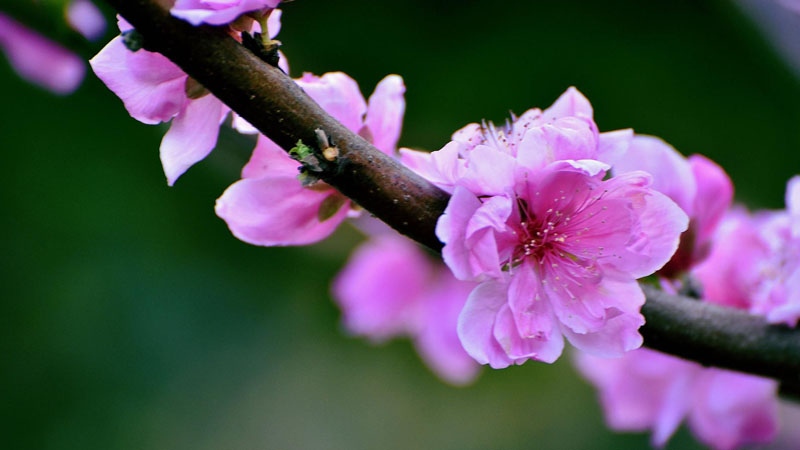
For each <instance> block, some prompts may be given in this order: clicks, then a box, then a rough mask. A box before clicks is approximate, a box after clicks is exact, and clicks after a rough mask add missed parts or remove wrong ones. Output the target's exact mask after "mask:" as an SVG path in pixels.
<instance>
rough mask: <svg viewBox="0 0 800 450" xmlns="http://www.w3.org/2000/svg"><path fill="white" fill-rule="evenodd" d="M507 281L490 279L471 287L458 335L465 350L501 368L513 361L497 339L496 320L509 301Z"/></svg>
mask: <svg viewBox="0 0 800 450" xmlns="http://www.w3.org/2000/svg"><path fill="white" fill-rule="evenodd" d="M507 290H508V285H507V284H506V283H503V282H498V281H487V282H485V283H483V284H481V285H480V286H478V287H477V288H475V290H473V291H472V293H471V294H470V295H469V298H468V299H467V303H466V305H464V309H463V310H462V311H461V315H459V317H458V338H459V339H460V340H461V345H463V346H464V350H466V352H467V353H468V354H469V355H470V356H472V358H474V359H475V361H477V362H478V363H480V364H488V365H489V366H491V367H492V368H493V369H502V368H504V367H508V366H510V365H511V364H513V363H514V361H513V360H511V359H510V358H509V357H508V356H507V355H506V352H505V351H504V350H503V348H502V347H500V345H499V344H498V343H497V341H496V340H495V337H494V324H495V318H496V316H497V313H498V312H499V311H500V308H502V307H503V305H505V304H506V291H507Z"/></svg>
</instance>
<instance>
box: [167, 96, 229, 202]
mask: <svg viewBox="0 0 800 450" xmlns="http://www.w3.org/2000/svg"><path fill="white" fill-rule="evenodd" d="M228 111H230V110H229V109H228V107H226V106H225V105H223V104H222V102H221V101H219V100H217V98H216V97H214V96H213V95H206V96H205V97H202V98H199V99H197V100H192V101H190V102H189V103H188V104H187V106H186V109H185V110H184V111H183V112H181V113H180V114H179V115H178V116H177V117H175V119H174V120H173V121H172V124H171V125H170V127H169V131H167V133H166V134H165V135H164V138H163V139H162V140H161V148H160V152H161V164H162V165H163V166H164V173H165V174H166V175H167V184H169V185H170V186H172V185H173V184H175V181H176V180H177V179H178V177H180V176H181V175H183V173H184V172H186V170H187V169H188V168H189V167H192V166H193V165H194V164H195V163H197V162H198V161H201V160H202V159H203V158H205V157H206V156H208V154H209V153H211V150H213V149H214V146H215V145H217V136H218V135H219V124H220V122H222V120H223V119H224V118H225V116H226V115H227V114H228Z"/></svg>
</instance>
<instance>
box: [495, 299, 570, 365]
mask: <svg viewBox="0 0 800 450" xmlns="http://www.w3.org/2000/svg"><path fill="white" fill-rule="evenodd" d="M541 306H543V307H544V308H547V305H546V304H543V305H541ZM545 317H546V316H545ZM493 331H494V333H493V334H494V338H495V341H497V343H498V344H499V345H500V347H501V348H502V349H503V351H505V353H506V355H508V357H509V358H511V359H512V360H513V361H514V362H515V363H516V364H522V363H523V362H525V361H526V360H528V359H535V360H537V361H541V362H545V363H553V362H555V361H556V360H557V359H558V358H559V357H560V356H561V353H562V352H563V351H564V338H563V337H562V336H561V333H559V332H558V330H557V329H553V328H550V330H549V332H547V333H542V334H539V335H536V336H531V337H526V336H522V335H521V334H520V332H519V329H518V328H517V325H516V321H515V320H514V313H513V312H511V308H509V306H508V305H507V304H506V305H503V306H502V307H501V308H500V311H499V312H498V313H497V317H496V320H495V324H494V330H493ZM490 364H491V363H490ZM492 367H494V366H492ZM495 368H496V367H495Z"/></svg>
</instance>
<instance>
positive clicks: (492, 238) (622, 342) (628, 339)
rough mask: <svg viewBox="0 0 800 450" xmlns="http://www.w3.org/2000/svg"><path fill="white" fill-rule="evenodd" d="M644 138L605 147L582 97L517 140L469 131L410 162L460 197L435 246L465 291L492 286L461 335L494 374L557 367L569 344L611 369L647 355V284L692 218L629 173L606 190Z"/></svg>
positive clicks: (529, 123) (610, 139) (569, 96)
mask: <svg viewBox="0 0 800 450" xmlns="http://www.w3.org/2000/svg"><path fill="white" fill-rule="evenodd" d="M631 137H632V134H631V133H630V132H629V131H622V132H615V133H611V134H609V135H607V136H606V137H605V138H604V139H601V138H600V134H599V133H598V132H597V127H596V125H595V124H594V122H593V119H592V110H591V106H590V105H589V103H588V101H587V100H586V99H585V98H584V97H583V96H582V95H581V94H580V93H579V92H578V91H577V90H575V89H574V88H573V89H570V90H568V91H567V92H566V93H565V94H564V95H562V96H561V97H560V98H559V99H558V101H557V102H556V103H555V104H554V105H553V106H551V107H550V108H549V109H548V110H546V111H544V112H541V111H539V110H531V111H529V112H527V113H525V114H523V115H522V116H521V117H520V118H518V119H516V120H515V121H514V123H512V124H510V125H509V126H508V127H506V129H505V131H503V130H497V129H495V128H494V127H492V126H482V127H478V128H475V127H472V129H470V128H466V129H463V130H461V131H460V132H458V133H457V134H456V136H454V141H453V142H451V143H450V144H448V145H447V146H445V147H444V148H443V149H442V150H440V151H439V152H434V153H432V154H430V155H422V154H417V153H413V152H409V151H405V152H404V155H403V156H404V161H405V162H407V163H408V164H409V165H410V166H411V167H412V169H414V170H415V171H417V172H418V173H420V174H422V175H423V176H425V177H427V178H428V179H430V180H431V181H433V182H435V183H436V184H437V185H439V186H441V187H442V188H444V189H448V190H450V191H451V192H453V196H452V198H451V199H450V202H449V203H448V206H447V209H446V210H445V213H444V215H443V216H442V217H441V218H440V219H439V222H438V224H437V227H436V233H437V236H438V237H439V239H440V240H441V241H442V242H444V244H445V245H444V249H443V251H442V254H443V257H444V261H445V262H446V263H447V265H448V266H449V267H450V269H451V270H452V271H453V274H454V275H455V276H456V278H458V279H461V280H473V281H478V282H481V284H480V285H479V286H478V287H477V288H476V289H475V290H474V291H473V292H472V294H470V297H469V300H468V301H467V304H466V306H465V307H464V310H463V311H462V313H461V316H460V318H459V326H458V332H459V337H460V339H461V342H462V344H463V345H464V348H465V349H466V350H467V352H468V353H469V354H470V355H471V356H472V357H473V358H475V359H476V360H477V361H478V362H480V363H482V364H489V365H491V366H492V367H494V368H501V367H506V366H508V365H510V364H514V363H516V364H520V363H522V362H524V361H525V360H527V359H536V360H540V361H545V362H552V361H555V360H556V359H557V358H558V357H559V356H560V355H561V352H562V350H563V345H564V344H563V337H566V338H567V339H568V340H569V341H570V342H571V343H572V344H573V345H574V346H576V347H578V348H580V349H583V350H585V351H588V352H591V353H593V354H596V355H599V356H619V355H621V354H623V353H624V352H626V351H629V350H632V349H635V348H637V347H639V346H640V345H641V343H642V337H641V335H640V334H639V332H638V328H639V327H640V326H641V325H643V324H644V318H643V317H642V315H641V314H640V313H639V309H640V308H641V306H642V304H643V303H644V294H643V293H642V290H641V288H640V287H639V285H638V283H637V282H636V279H637V278H641V277H644V276H647V275H649V274H651V273H653V272H655V271H656V270H658V269H660V268H661V267H662V266H663V265H664V264H665V263H666V262H667V261H668V260H669V258H670V257H671V256H672V254H673V253H674V251H675V249H676V248H677V246H678V239H679V235H680V233H681V232H682V231H684V230H685V229H686V227H687V222H688V218H687V216H686V214H685V213H684V212H683V211H681V209H680V208H679V207H678V206H677V205H676V204H675V203H674V202H673V201H672V200H670V199H669V198H668V197H666V196H665V195H663V194H661V193H659V192H657V191H655V190H654V189H652V188H651V187H650V184H651V177H650V176H649V175H648V174H647V173H644V172H630V173H627V174H624V175H620V176H617V177H613V178H610V179H607V180H604V177H605V175H606V173H607V171H608V169H609V168H610V166H609V165H608V164H606V163H605V162H602V161H600V160H598V158H603V159H605V160H606V161H613V160H614V159H616V158H618V157H619V156H620V153H621V152H624V150H625V148H626V146H627V144H628V142H629V141H630V139H631Z"/></svg>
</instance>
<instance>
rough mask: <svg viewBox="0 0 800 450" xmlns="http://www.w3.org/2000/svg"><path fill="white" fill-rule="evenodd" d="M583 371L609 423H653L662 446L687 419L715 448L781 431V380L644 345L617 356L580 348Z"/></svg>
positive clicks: (634, 427)
mask: <svg viewBox="0 0 800 450" xmlns="http://www.w3.org/2000/svg"><path fill="white" fill-rule="evenodd" d="M575 361H576V364H577V367H578V369H579V370H580V372H581V373H582V374H583V375H584V376H585V377H586V378H587V379H588V380H589V381H590V382H591V383H592V384H594V385H595V387H596V388H597V389H598V390H599V395H600V400H601V403H602V405H603V410H604V412H605V417H606V423H608V426H609V427H610V428H612V429H614V430H618V431H644V430H647V429H652V432H653V435H652V442H653V445H656V446H663V445H665V444H666V442H667V440H668V439H669V438H670V436H672V434H673V433H674V432H675V430H676V429H677V428H678V426H679V425H680V423H681V422H682V421H683V420H684V418H686V419H687V421H688V423H689V427H690V428H691V430H692V432H693V433H694V434H695V435H696V436H697V438H698V439H699V440H700V441H701V442H703V443H705V444H706V445H709V446H711V447H713V448H717V449H732V448H736V447H739V446H742V445H746V444H762V443H766V442H769V441H771V440H772V439H774V437H775V435H776V434H777V428H778V419H777V409H778V402H777V398H776V393H777V383H776V382H775V381H774V380H770V379H766V378H761V377H757V376H754V375H747V374H743V373H738V372H731V371H728V370H722V369H716V368H703V367H702V366H700V365H699V364H696V363H693V362H689V361H685V360H682V359H679V358H675V357H673V356H668V355H665V354H663V353H659V352H656V351H653V350H647V349H639V350H636V351H633V352H630V353H628V354H626V355H625V356H623V357H622V358H618V359H600V358H596V357H593V356H589V355H586V354H583V353H580V354H578V355H577V356H576V358H575Z"/></svg>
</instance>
